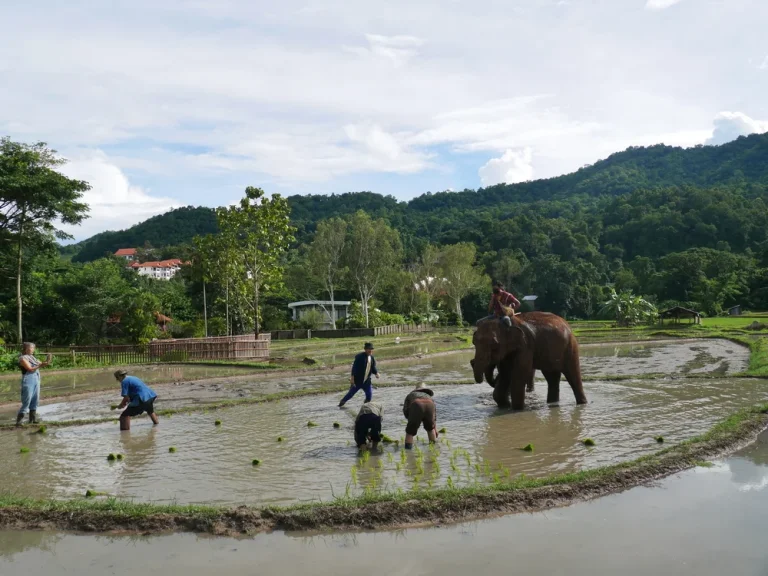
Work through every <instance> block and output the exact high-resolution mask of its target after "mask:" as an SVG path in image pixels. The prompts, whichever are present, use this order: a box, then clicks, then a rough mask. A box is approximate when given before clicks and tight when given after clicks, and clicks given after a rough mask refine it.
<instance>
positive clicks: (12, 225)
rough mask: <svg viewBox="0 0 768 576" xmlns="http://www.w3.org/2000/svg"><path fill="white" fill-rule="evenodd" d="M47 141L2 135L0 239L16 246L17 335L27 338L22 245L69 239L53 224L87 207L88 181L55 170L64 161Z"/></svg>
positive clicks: (75, 217) (77, 217) (70, 220)
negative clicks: (84, 198)
mask: <svg viewBox="0 0 768 576" xmlns="http://www.w3.org/2000/svg"><path fill="white" fill-rule="evenodd" d="M56 154H57V153H56V151H55V150H51V149H49V148H48V147H47V145H46V144H45V143H44V142H38V143H36V144H32V145H28V144H21V143H18V142H13V141H11V139H10V138H2V139H0V238H2V241H3V242H4V243H5V242H8V243H9V244H11V243H12V244H13V245H14V246H15V249H16V311H17V330H18V332H17V338H18V342H19V343H21V342H22V340H23V322H22V321H23V317H22V309H23V302H22V296H21V283H22V271H23V270H22V269H23V257H24V249H25V248H26V247H27V245H31V246H35V245H37V246H40V245H45V244H51V243H53V238H54V237H56V238H59V239H65V238H70V237H71V236H69V235H68V234H66V233H64V232H62V231H61V230H59V229H57V228H56V226H55V225H54V223H55V222H56V221H60V222H61V223H62V224H79V223H80V222H81V221H82V220H83V219H84V218H86V212H87V211H88V206H87V205H86V204H84V203H82V202H79V200H80V198H82V196H83V192H86V191H87V190H89V189H90V186H89V184H88V183H87V182H84V181H82V180H73V179H71V178H67V177H66V176H64V175H63V174H61V173H59V172H56V170H54V168H55V167H57V166H61V165H63V164H64V163H65V160H64V159H63V158H59V157H58V156H56Z"/></svg>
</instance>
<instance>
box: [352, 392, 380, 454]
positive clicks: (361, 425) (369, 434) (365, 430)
mask: <svg viewBox="0 0 768 576" xmlns="http://www.w3.org/2000/svg"><path fill="white" fill-rule="evenodd" d="M383 412H384V410H383V408H382V407H381V404H379V403H378V402H365V403H364V404H363V405H362V406H361V407H360V412H358V413H357V418H356V419H355V444H357V449H358V450H362V449H363V448H364V447H365V446H367V445H368V440H370V441H371V450H376V448H378V446H379V442H380V441H381V422H382V414H383Z"/></svg>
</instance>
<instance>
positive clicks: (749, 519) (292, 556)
mask: <svg viewBox="0 0 768 576" xmlns="http://www.w3.org/2000/svg"><path fill="white" fill-rule="evenodd" d="M767 496H768V436H766V435H763V436H762V437H761V438H759V439H758V442H757V443H755V444H753V445H752V446H750V447H748V448H747V449H745V450H743V451H741V452H740V453H738V454H735V455H733V456H732V457H730V458H728V459H726V460H722V461H718V462H716V465H715V466H714V467H712V468H697V469H694V470H690V471H688V472H685V473H683V474H679V475H677V476H673V477H670V478H667V479H665V480H663V481H662V482H660V483H659V485H657V486H653V487H638V488H634V489H632V490H629V491H627V492H625V493H622V494H615V495H611V496H606V497H604V498H601V499H599V500H595V501H593V502H587V503H579V504H575V505H572V506H569V507H567V508H560V509H555V510H549V511H547V512H542V513H536V514H524V515H523V514H521V515H513V516H505V517H501V518H495V519H491V520H485V521H481V522H476V523H472V524H461V525H456V526H446V527H437V528H422V529H412V530H402V531H397V532H370V533H351V534H311V535H307V534H290V533H282V532H279V533H274V534H260V535H258V536H255V537H253V538H246V539H233V538H210V537H206V536H196V535H190V534H172V535H164V536H156V537H152V538H148V537H126V536H88V535H74V534H61V533H51V532H0V574H3V576H31V575H32V576H35V575H37V574H62V573H67V574H70V573H71V574H78V575H79V576H102V575H103V574H112V575H115V576H123V575H129V574H130V575H133V574H137V573H139V574H144V575H148V576H152V575H155V574H158V575H160V574H184V575H185V576H211V575H215V574H221V573H222V572H226V573H227V574H232V575H233V576H240V575H246V574H257V573H258V574H266V575H271V574H275V575H278V574H317V575H318V576H324V575H328V576H331V575H333V576H345V575H358V574H359V573H360V572H361V570H364V571H365V573H366V574H370V575H372V576H376V575H387V576H388V575H390V574H398V575H402V576H417V575H418V576H424V575H432V574H435V575H440V576H463V575H464V574H472V573H479V574H501V573H507V572H509V571H510V570H513V571H514V572H515V573H520V574H528V575H561V574H562V575H565V574H576V575H582V574H583V575H586V574H590V575H592V574H598V575H599V574H622V575H625V576H647V575H648V574H675V575H677V576H720V575H722V574H738V575H739V576H764V575H765V574H766V566H768V548H766V546H765V518H766V517H768V497H767Z"/></svg>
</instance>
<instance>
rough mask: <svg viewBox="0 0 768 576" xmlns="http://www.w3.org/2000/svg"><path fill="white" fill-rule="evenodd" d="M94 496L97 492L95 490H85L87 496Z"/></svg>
mask: <svg viewBox="0 0 768 576" xmlns="http://www.w3.org/2000/svg"><path fill="white" fill-rule="evenodd" d="M94 496H96V492H94V491H93V490H86V491H85V497H86V498H93V497H94Z"/></svg>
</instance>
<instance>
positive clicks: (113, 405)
mask: <svg viewBox="0 0 768 576" xmlns="http://www.w3.org/2000/svg"><path fill="white" fill-rule="evenodd" d="M109 409H110V410H117V404H112V405H111V406H110V407H109Z"/></svg>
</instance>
